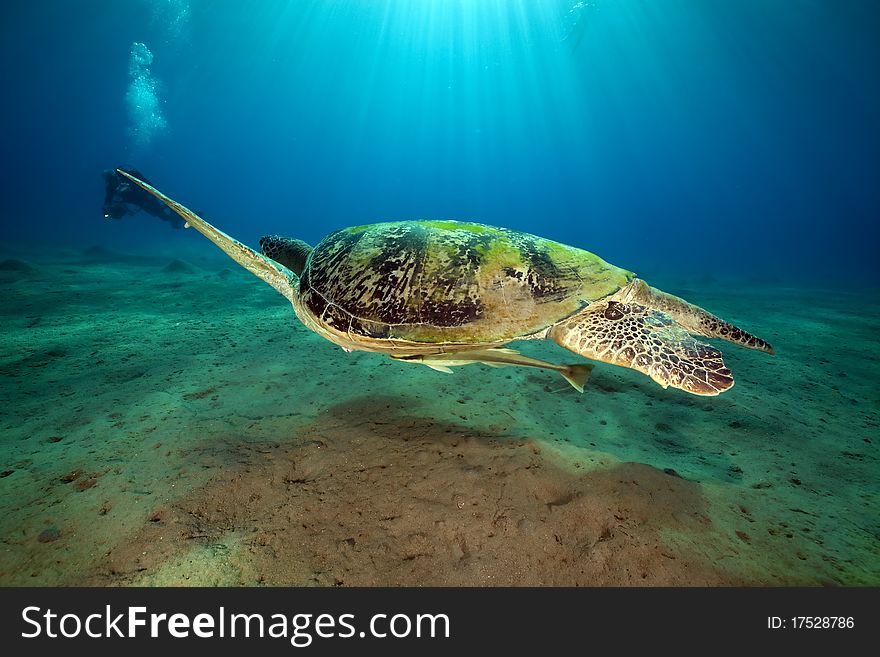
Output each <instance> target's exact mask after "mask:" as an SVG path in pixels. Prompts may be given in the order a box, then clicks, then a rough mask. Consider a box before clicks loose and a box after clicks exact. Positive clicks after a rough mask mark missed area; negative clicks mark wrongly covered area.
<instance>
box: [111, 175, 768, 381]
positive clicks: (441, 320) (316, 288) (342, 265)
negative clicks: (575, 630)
mask: <svg viewBox="0 0 880 657" xmlns="http://www.w3.org/2000/svg"><path fill="white" fill-rule="evenodd" d="M120 173H121V174H122V175H124V176H126V177H127V178H129V179H131V180H132V181H133V182H135V183H136V184H138V185H140V186H141V187H143V188H144V189H145V190H147V191H148V192H150V193H151V194H154V195H155V196H156V197H157V198H159V199H160V200H162V201H163V202H165V203H166V204H167V205H168V206H169V207H170V208H171V209H173V210H174V211H175V212H177V213H178V214H179V215H180V216H181V217H182V218H183V219H184V221H185V222H186V224H187V225H188V226H192V227H193V228H195V229H196V230H197V231H199V232H200V233H202V234H203V235H205V236H206V237H207V238H208V239H210V240H211V241H212V242H214V244H216V245H217V246H218V247H220V248H221V249H222V250H223V251H225V252H226V253H227V254H228V255H229V256H230V257H232V259H233V260H235V261H236V262H237V263H239V264H240V265H241V266H242V267H244V268H245V269H247V270H248V271H250V272H251V273H253V274H255V275H256V276H259V277H260V278H261V279H263V280H264V281H266V282H267V283H269V285H271V286H272V287H274V288H275V289H276V290H278V292H280V293H281V294H283V295H284V296H285V297H287V298H288V299H289V300H290V302H291V303H292V304H293V308H294V311H295V312H296V315H297V317H299V319H300V321H301V322H302V323H303V324H304V325H305V326H307V327H308V328H310V329H311V330H313V331H314V332H316V333H317V334H318V335H321V336H323V337H324V338H326V339H328V340H330V341H331V342H333V343H335V344H337V345H339V346H341V347H342V348H343V349H345V350H347V351H352V350H360V351H371V352H379V353H384V354H388V355H390V356H391V357H392V358H395V359H398V360H401V361H411V362H417V363H422V364H425V365H428V366H429V367H433V368H435V369H441V370H444V371H448V368H449V367H450V366H456V365H464V364H467V363H485V364H488V365H495V366H498V365H524V366H529V367H543V368H547V369H552V370H556V371H558V372H560V373H561V374H562V375H563V376H565V378H566V379H567V380H568V381H569V382H570V383H571V384H572V385H574V386H575V387H576V388H578V389H579V390H582V389H583V385H584V383H585V381H586V379H587V376H588V375H589V372H590V370H591V366H590V365H567V366H566V365H554V364H552V363H546V362H544V361H538V360H536V359H531V358H526V357H524V356H520V355H519V354H517V353H516V352H515V351H513V350H510V349H502V347H503V346H504V345H506V344H507V343H508V342H511V341H514V340H533V339H538V338H549V339H550V340H553V341H554V342H556V344H558V345H560V346H561V347H564V348H566V349H568V350H570V351H573V352H574V353H576V354H580V355H581V356H584V357H586V358H590V359H592V360H597V361H603V362H606V363H613V364H615V365H622V366H623V367H629V368H632V369H635V370H638V371H639V372H642V373H644V374H647V375H648V376H650V377H651V378H652V379H653V380H654V381H656V382H657V383H659V384H660V385H661V386H663V387H664V388H666V387H668V386H673V387H676V388H681V389H682V390H686V391H687V392H691V393H694V394H697V395H717V394H718V393H720V392H723V391H724V390H727V389H728V388H730V387H731V386H732V385H733V377H732V375H731V373H730V370H729V369H727V367H725V365H724V362H723V360H722V355H721V352H720V351H719V350H718V349H716V348H715V347H713V346H712V345H709V344H706V343H704V342H701V341H699V340H697V339H695V338H694V337H693V336H695V335H696V336H704V337H710V338H721V339H723V340H727V341H728V342H735V343H737V344H740V345H743V346H745V347H749V348H751V349H757V350H760V351H765V352H768V353H771V354H772V353H773V348H772V347H771V346H770V345H769V344H768V343H767V342H765V341H764V340H762V339H760V338H757V337H755V336H753V335H750V334H749V333H746V332H745V331H743V330H742V329H739V328H737V327H735V326H733V325H731V324H728V323H727V322H725V321H723V320H721V319H719V318H717V317H715V316H714V315H712V314H710V313H708V312H707V311H705V310H703V309H702V308H699V307H697V306H695V305H692V304H690V303H688V302H687V301H684V300H683V299H680V298H678V297H676V296H673V295H671V294H667V293H665V292H662V291H660V290H657V289H655V288H653V287H650V286H649V285H647V284H646V283H645V282H643V281H641V280H640V279H638V278H636V277H635V274H633V273H632V272H629V271H626V270H624V269H620V268H618V267H615V266H613V265H611V264H608V263H607V262H605V261H604V260H602V259H601V258H599V257H598V256H596V255H593V254H592V253H589V252H588V251H584V250H582V249H578V248H575V247H571V246H566V245H564V244H560V243H558V242H553V241H550V240H547V239H544V238H541V237H536V236H534V235H528V234H525V233H520V232H516V231H513V230H507V229H504V228H495V227H492V226H485V225H482V224H474V223H465V222H458V221H402V222H391V223H377V224H371V225H365V226H355V227H352V228H344V229H342V230H337V231H336V232H334V233H331V234H330V235H328V236H327V237H325V238H324V239H323V240H321V242H320V243H319V244H318V245H317V246H316V247H314V248H312V247H311V246H309V245H308V244H306V243H305V242H303V241H301V240H296V239H291V238H286V237H278V236H267V237H264V238H262V239H261V240H260V245H261V253H257V252H256V251H254V250H253V249H251V248H249V247H248V246H245V245H244V244H242V243H241V242H238V241H237V240H235V239H233V238H232V237H230V236H229V235H226V234H225V233H223V232H222V231H220V230H218V229H216V228H214V226H212V225H211V224H209V223H208V222H206V221H204V220H203V219H201V218H200V217H198V216H197V215H196V214H194V213H193V212H191V211H190V210H188V209H187V208H185V207H184V206H182V205H180V204H179V203H177V202H176V201H173V200H171V199H170V198H168V197H167V196H165V195H164V194H162V193H161V192H159V191H158V190H156V189H155V188H153V187H152V186H150V185H149V184H147V183H145V182H143V181H141V180H138V179H137V178H134V177H133V176H131V175H129V174H127V173H126V172H124V171H121V170H120Z"/></svg>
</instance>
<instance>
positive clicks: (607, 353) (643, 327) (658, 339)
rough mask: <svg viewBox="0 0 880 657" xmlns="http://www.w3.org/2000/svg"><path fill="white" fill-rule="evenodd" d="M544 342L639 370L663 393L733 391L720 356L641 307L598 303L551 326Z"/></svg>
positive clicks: (672, 322) (663, 315) (668, 320)
mask: <svg viewBox="0 0 880 657" xmlns="http://www.w3.org/2000/svg"><path fill="white" fill-rule="evenodd" d="M548 337H549V338H551V339H552V340H553V341H554V342H556V344H558V345H559V346H560V347H565V348H566V349H568V350H569V351H573V352H574V353H576V354H580V355H581V356H584V357H586V358H591V359H593V360H598V361H603V362H606V363H612V364H614V365H621V366H623V367H629V368H631V369H634V370H638V371H639V372H642V373H643V374H647V375H648V376H650V377H651V378H652V379H654V381H656V382H657V383H659V384H660V385H661V386H663V387H664V388H666V387H668V386H672V387H674V388H681V389H682V390H686V391H687V392H690V393H693V394H695V395H717V394H718V393H720V392H724V391H725V390H727V389H728V388H730V387H731V386H733V376H732V375H731V373H730V370H729V369H727V367H725V365H724V361H723V360H722V356H721V352H720V351H718V350H717V349H716V348H715V347H713V346H712V345H709V344H706V343H704V342H699V341H698V340H696V339H695V338H693V337H692V336H691V335H690V334H689V333H688V332H687V331H686V330H685V329H683V328H682V327H681V326H679V325H678V324H677V323H676V322H675V320H673V319H672V317H670V316H669V315H667V314H666V313H664V312H661V311H659V310H654V309H651V308H647V307H646V306H641V305H637V304H627V303H621V302H619V301H612V300H603V301H598V302H596V303H594V304H591V305H590V306H589V307H587V308H586V309H584V310H583V311H581V312H579V313H577V314H576V315H573V316H571V317H569V318H568V319H566V320H563V321H562V322H560V323H559V324H557V325H555V326H553V327H552V328H551V329H550V332H549V335H548Z"/></svg>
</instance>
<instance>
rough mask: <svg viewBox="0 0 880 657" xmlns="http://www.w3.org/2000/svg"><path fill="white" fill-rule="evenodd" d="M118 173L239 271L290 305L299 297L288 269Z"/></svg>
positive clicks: (162, 195)
mask: <svg viewBox="0 0 880 657" xmlns="http://www.w3.org/2000/svg"><path fill="white" fill-rule="evenodd" d="M117 171H118V172H119V173H120V174H121V175H123V176H125V177H126V178H128V179H129V180H131V181H132V182H133V183H135V184H136V185H138V186H139V187H142V188H143V189H144V190H146V191H148V192H149V193H150V194H152V195H153V196H155V197H156V198H157V199H159V200H160V201H162V202H163V203H164V204H165V205H167V206H168V207H169V208H171V209H172V210H174V211H175V212H176V213H177V214H179V215H180V216H181V217H183V220H184V221H185V222H186V223H185V224H184V225H185V226H186V227H190V226H191V227H193V228H195V229H196V230H197V231H199V232H200V233H201V234H202V235H204V236H205V237H207V238H208V239H209V240H211V241H212V242H213V243H214V244H216V245H217V246H219V247H220V248H221V249H222V250H223V251H224V252H225V253H226V255H228V256H229V257H230V258H232V259H233V260H235V261H236V262H237V263H238V264H240V265H241V266H242V267H244V268H245V269H247V270H248V271H249V272H251V273H252V274H254V275H255V276H258V277H259V278H262V279H263V280H264V281H266V282H267V283H268V284H269V285H271V286H272V287H274V288H275V289H276V290H278V291H279V292H280V293H281V294H283V295H284V296H285V297H287V298H288V299H290V301H291V303H293V301H294V300H295V299H296V297H297V296H298V292H297V289H298V287H299V278H298V277H297V275H296V274H294V273H293V272H292V271H290V270H289V269H288V268H287V267H285V266H284V265H282V264H281V263H278V262H275V261H274V260H272V259H271V258H267V257H265V256H263V255H261V254H259V253H257V252H256V251H254V250H253V249H252V248H250V247H249V246H246V245H245V244H242V243H241V242H239V241H238V240H236V239H234V238H232V237H230V236H229V235H227V234H226V233H224V232H223V231H222V230H218V229H217V228H214V226H212V225H211V224H209V223H208V222H207V221H205V220H204V219H202V218H201V217H199V216H198V215H197V214H196V213H194V212H193V211H192V210H190V209H188V208H186V207H184V206H182V205H181V204H180V203H178V202H177V201H174V200H172V199H170V198H168V197H167V196H165V194H163V193H162V192H160V191H159V190H158V189H156V188H155V187H153V186H152V185H150V184H148V183H145V182H144V181H143V180H139V179H138V178H135V177H134V176H132V175H131V174H130V173H126V172H125V171H123V170H122V169H117ZM294 305H295V304H294Z"/></svg>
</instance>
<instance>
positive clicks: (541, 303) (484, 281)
mask: <svg viewBox="0 0 880 657" xmlns="http://www.w3.org/2000/svg"><path fill="white" fill-rule="evenodd" d="M633 277H634V275H633V274H632V273H631V272H628V271H625V270H623V269H619V268H617V267H614V266H613V265H610V264H608V263H607V262H605V261H604V260H602V259H601V258H599V257H598V256H596V255H593V254H592V253H590V252H588V251H584V250H582V249H577V248H574V247H571V246H566V245H564V244H560V243H558V242H553V241H551V240H547V239H544V238H541V237H537V236H535V235H529V234H526V233H519V232H516V231H512V230H507V229H504V228H495V227H492V226H485V225H482V224H473V223H465V222H458V221H404V222H391V223H379V224H371V225H367V226H356V227H352V228H345V229H342V230H338V231H336V232H334V233H331V234H330V235H328V236H327V237H326V238H324V239H323V240H322V241H321V242H320V243H319V244H318V245H317V246H316V247H315V248H314V250H313V251H312V252H311V254H310V255H309V258H308V260H307V262H306V265H305V268H304V270H303V272H302V275H301V277H300V288H299V291H300V295H301V299H302V302H303V304H304V307H305V308H307V309H308V311H309V312H310V313H311V314H312V315H313V316H314V318H315V319H316V320H318V322H319V323H320V324H323V325H325V326H327V327H329V328H331V329H335V330H337V331H341V332H343V333H347V335H348V336H349V337H350V338H352V339H355V340H363V341H369V340H371V339H383V340H385V339H400V340H409V341H415V342H426V343H491V342H501V341H505V340H510V339H513V338H516V337H521V336H525V335H529V334H532V333H536V332H538V331H541V330H542V329H545V328H547V327H548V326H550V325H551V324H554V323H555V322H557V321H559V320H560V319H563V318H565V317H567V316H569V315H571V314H572V313H574V312H576V311H577V310H578V309H580V308H582V307H583V306H584V305H586V304H587V303H589V302H591V301H593V300H595V299H599V298H602V297H605V296H607V295H608V294H611V293H613V292H615V291H616V290H618V289H620V288H621V287H622V286H623V285H625V284H626V283H628V282H629V281H631V280H632V279H633Z"/></svg>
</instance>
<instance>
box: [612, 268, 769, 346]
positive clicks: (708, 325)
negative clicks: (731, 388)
mask: <svg viewBox="0 0 880 657" xmlns="http://www.w3.org/2000/svg"><path fill="white" fill-rule="evenodd" d="M615 298H616V299H618V300H619V301H622V302H623V303H639V304H643V305H645V306H647V307H648V308H653V309H654V310H659V311H660V312H664V313H666V314H667V315H669V316H670V317H672V319H674V320H675V321H676V322H677V323H678V324H679V325H680V326H682V327H684V328H685V329H686V330H687V332H688V333H690V334H692V335H701V336H703V337H704V338H720V339H722V340H727V341H728V342H733V343H734V344H739V345H742V346H743V347H748V348H749V349H756V350H758V351H764V352H766V353H768V354H774V353H776V352H775V351H774V349H773V347H772V346H771V345H770V343H769V342H767V341H765V340H762V339H761V338H759V337H757V336H755V335H752V334H751V333H747V332H746V331H743V330H742V329H741V328H739V327H737V326H734V325H733V324H730V323H728V322H725V321H724V320H723V319H721V318H720V317H716V316H715V315H713V314H712V313H710V312H709V311H708V310H703V309H702V308H700V307H699V306H695V305H694V304H692V303H688V302H687V301H685V300H684V299H682V298H680V297H677V296H675V295H673V294H669V293H668V292H664V291H663V290H658V289H657V288H656V287H651V286H650V285H648V284H647V283H645V282H644V281H641V280H639V279H635V280H634V281H633V282H632V283H630V284H629V285H628V286H627V287H626V288H624V289H623V290H621V291H620V292H619V293H618V294H617V295H615Z"/></svg>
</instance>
